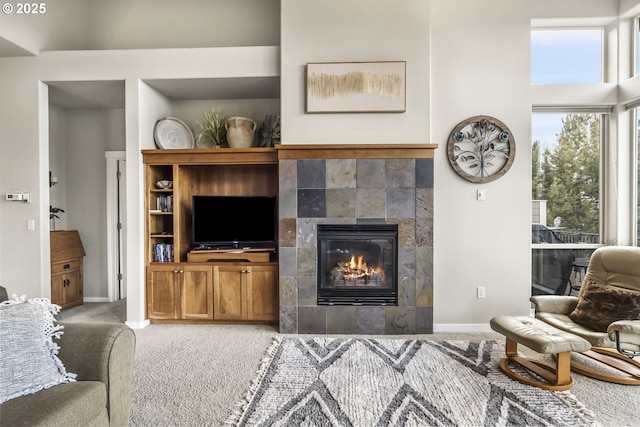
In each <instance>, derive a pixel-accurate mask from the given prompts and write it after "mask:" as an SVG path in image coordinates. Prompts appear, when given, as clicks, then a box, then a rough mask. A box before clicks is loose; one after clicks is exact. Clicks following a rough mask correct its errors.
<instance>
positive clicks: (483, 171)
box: [447, 116, 516, 183]
mask: <svg viewBox="0 0 640 427" xmlns="http://www.w3.org/2000/svg"><path fill="white" fill-rule="evenodd" d="M447 155H448V157H449V163H451V167H452V168H453V170H454V171H455V172H456V173H457V174H458V175H460V176H461V177H462V178H464V179H466V180H467V181H471V182H475V183H484V182H490V181H493V180H496V179H498V178H500V177H501V176H503V175H504V174H506V173H507V171H508V170H509V168H511V165H512V164H513V159H514V158H515V155H516V145H515V140H514V138H513V134H512V133H511V131H510V130H509V128H508V127H507V125H505V124H504V123H502V122H501V121H500V120H498V119H496V118H495V117H491V116H475V117H471V118H469V119H467V120H464V121H462V122H460V123H458V125H457V126H456V127H455V128H454V129H453V131H451V134H450V135H449V140H448V141H447Z"/></svg>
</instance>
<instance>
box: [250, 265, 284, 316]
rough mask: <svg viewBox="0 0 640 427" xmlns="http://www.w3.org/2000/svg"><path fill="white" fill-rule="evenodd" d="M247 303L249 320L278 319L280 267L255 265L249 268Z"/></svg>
mask: <svg viewBox="0 0 640 427" xmlns="http://www.w3.org/2000/svg"><path fill="white" fill-rule="evenodd" d="M248 269H249V270H250V273H249V274H248V275H247V278H248V285H247V303H248V318H249V320H277V319H278V315H279V314H278V307H279V304H278V300H279V292H278V267H277V266H275V265H255V266H251V267H248Z"/></svg>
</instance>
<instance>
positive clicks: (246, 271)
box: [240, 270, 251, 273]
mask: <svg viewBox="0 0 640 427" xmlns="http://www.w3.org/2000/svg"><path fill="white" fill-rule="evenodd" d="M240 273H251V270H240Z"/></svg>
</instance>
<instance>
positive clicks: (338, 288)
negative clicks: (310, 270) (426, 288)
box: [317, 224, 398, 306]
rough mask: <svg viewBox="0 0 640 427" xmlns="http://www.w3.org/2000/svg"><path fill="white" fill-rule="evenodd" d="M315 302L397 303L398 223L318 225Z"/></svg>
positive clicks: (341, 303) (337, 303) (338, 303)
mask: <svg viewBox="0 0 640 427" xmlns="http://www.w3.org/2000/svg"><path fill="white" fill-rule="evenodd" d="M317 248H318V258H317V259H318V275H317V281H318V292H317V294H318V301H317V303H318V305H376V306H386V305H397V304H398V226H397V225H395V224H349V225H342V224H336V225H333V224H319V225H318V245H317Z"/></svg>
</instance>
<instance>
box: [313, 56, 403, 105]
mask: <svg viewBox="0 0 640 427" xmlns="http://www.w3.org/2000/svg"><path fill="white" fill-rule="evenodd" d="M406 68H407V63H406V62H405V61H384V62H322V63H319V62H311V63H308V64H307V93H306V95H307V102H306V112H307V113H403V112H404V111H405V110H406Z"/></svg>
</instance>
